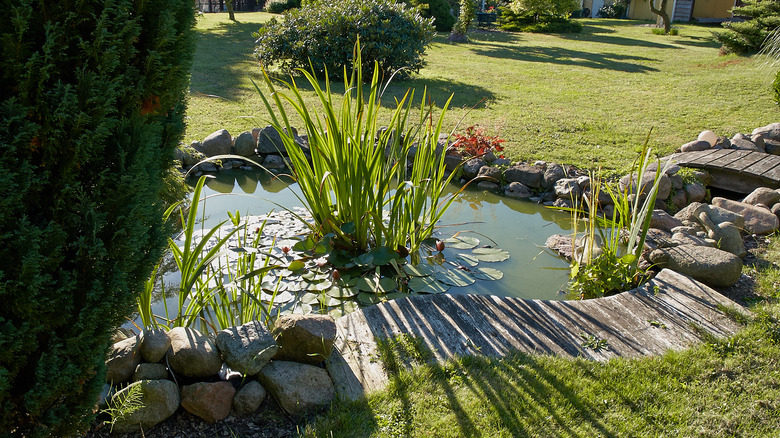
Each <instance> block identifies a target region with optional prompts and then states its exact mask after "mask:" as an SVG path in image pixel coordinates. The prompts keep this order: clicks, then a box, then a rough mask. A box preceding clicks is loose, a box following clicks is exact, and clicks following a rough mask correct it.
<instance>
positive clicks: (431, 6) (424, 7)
mask: <svg viewBox="0 0 780 438" xmlns="http://www.w3.org/2000/svg"><path fill="white" fill-rule="evenodd" d="M404 3H406V4H407V5H409V6H412V7H414V8H416V9H417V10H418V11H420V15H422V16H423V17H424V18H433V25H434V27H436V30H437V31H439V32H449V31H451V30H452V26H454V25H455V22H456V21H457V20H458V18H457V17H456V16H455V15H453V13H452V11H453V8H452V6H450V4H449V2H447V0H405V1H404Z"/></svg>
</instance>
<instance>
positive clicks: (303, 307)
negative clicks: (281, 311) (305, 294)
mask: <svg viewBox="0 0 780 438" xmlns="http://www.w3.org/2000/svg"><path fill="white" fill-rule="evenodd" d="M312 310H313V308H312V306H311V304H306V303H298V304H296V305H295V306H294V307H293V308H292V313H293V314H296V315H308V314H310V313H311V312H312Z"/></svg>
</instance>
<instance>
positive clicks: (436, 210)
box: [257, 42, 455, 257]
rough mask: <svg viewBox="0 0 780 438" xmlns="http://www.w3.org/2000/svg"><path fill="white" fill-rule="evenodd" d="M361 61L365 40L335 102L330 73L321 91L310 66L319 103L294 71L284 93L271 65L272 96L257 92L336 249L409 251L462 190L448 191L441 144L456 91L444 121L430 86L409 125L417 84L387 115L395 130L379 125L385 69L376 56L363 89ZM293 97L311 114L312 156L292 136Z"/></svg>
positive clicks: (307, 201)
mask: <svg viewBox="0 0 780 438" xmlns="http://www.w3.org/2000/svg"><path fill="white" fill-rule="evenodd" d="M362 65H363V64H362V58H361V43H360V42H358V43H357V44H356V45H355V48H354V54H353V64H352V71H351V74H350V75H347V70H346V68H345V69H344V76H345V79H344V94H343V95H342V98H341V102H340V104H336V103H334V101H333V97H332V94H331V88H330V81H329V80H327V74H326V80H325V89H323V88H322V87H320V84H319V82H318V80H317V78H316V77H315V75H314V74H313V73H311V72H309V71H305V70H299V72H300V73H301V74H302V75H304V77H305V78H306V80H307V82H308V86H311V87H312V89H313V90H314V92H315V93H316V94H317V96H318V98H319V107H320V108H318V109H317V108H312V107H311V106H310V105H307V104H306V103H305V102H304V99H303V96H302V95H301V91H300V89H299V88H298V86H297V85H296V83H295V81H294V80H293V79H291V80H290V82H289V83H288V82H284V81H280V83H281V84H282V85H283V86H284V87H285V88H286V89H287V91H286V92H285V91H281V90H278V89H277V85H276V84H275V83H274V81H272V80H271V78H270V77H269V76H268V74H267V73H265V72H264V78H265V83H266V85H267V86H268V89H269V90H270V99H271V101H269V99H268V98H267V97H266V94H265V93H263V92H262V91H261V90H260V88H259V87H258V88H257V90H258V92H259V93H260V97H261V99H262V100H263V103H264V104H265V107H266V109H267V110H268V113H269V114H270V116H271V120H272V125H273V126H274V127H275V128H276V130H277V131H278V132H279V134H280V135H281V137H282V141H283V143H284V146H285V148H286V149H287V153H288V154H289V159H290V162H291V164H292V167H293V169H294V172H293V173H294V176H293V177H294V179H295V180H296V181H297V182H298V184H299V187H300V190H301V193H302V196H303V199H302V203H303V204H304V206H305V207H306V209H308V211H309V213H310V214H311V216H312V217H313V219H314V224H313V226H312V231H313V232H314V233H315V234H316V235H318V236H329V241H330V242H331V243H332V244H333V247H334V248H337V249H340V250H346V251H348V252H350V253H353V254H354V253H361V252H367V251H369V250H371V249H372V248H378V247H387V248H389V249H391V250H393V251H396V250H398V251H399V253H401V254H403V256H404V257H405V256H406V254H407V253H409V252H415V251H417V249H418V248H419V246H420V244H421V243H422V241H423V240H425V239H427V238H428V237H429V236H430V235H431V233H432V232H433V230H434V226H435V224H436V222H437V221H438V220H439V218H441V216H442V214H443V213H444V211H445V210H446V209H447V207H449V206H450V204H451V203H452V201H453V200H454V196H455V195H451V196H450V197H448V198H445V196H444V191H445V188H446V186H447V184H449V182H450V180H451V179H452V177H453V176H452V174H450V175H449V176H447V175H445V165H444V156H445V154H444V151H443V150H442V149H443V148H437V146H438V139H439V134H440V133H441V130H442V123H443V120H444V114H445V112H446V110H447V107H448V106H449V103H450V100H451V99H452V98H451V97H450V100H448V101H447V102H446V103H445V104H444V106H443V109H442V113H441V115H440V116H439V118H438V120H436V119H434V117H433V114H432V106H433V105H432V104H430V105H429V104H428V103H427V101H428V96H427V93H426V91H423V93H422V99H421V102H422V103H421V104H420V108H419V112H418V113H417V118H416V119H414V120H415V121H414V123H410V119H409V118H410V117H412V114H413V113H414V112H415V110H414V108H413V104H412V101H413V98H414V91H413V90H410V91H408V92H407V93H406V94H405V95H404V96H403V97H402V98H401V99H400V100H397V101H396V105H395V109H394V110H393V111H392V112H391V114H390V115H389V118H388V119H387V120H386V126H387V128H386V129H380V128H381V126H380V122H379V120H380V117H379V116H380V114H379V113H380V108H381V105H380V99H381V94H380V85H381V84H380V80H379V74H380V71H381V68H380V66H379V64H378V63H374V69H373V70H374V71H373V76H372V79H371V81H370V83H369V84H368V85H367V87H368V90H367V91H368V93H367V94H364V88H365V87H364V80H363V79H364V78H363V68H362ZM365 96H368V98H366V97H365ZM271 102H273V104H274V106H275V107H276V109H274V107H273V106H272V103H271ZM285 104H287V105H289V106H291V107H292V108H293V110H294V111H295V112H296V113H297V114H298V115H299V116H300V117H301V118H302V119H303V124H304V129H305V130H306V133H307V134H308V138H309V147H310V153H311V162H309V157H307V155H306V154H305V153H304V151H303V150H302V149H301V148H300V147H298V146H297V145H296V143H295V140H294V138H293V137H292V136H291V135H288V134H287V133H291V132H293V130H292V128H291V126H290V122H289V117H288V115H287V110H286V109H285ZM277 114H278V115H277ZM412 152H413V153H414V164H413V165H412V166H411V170H409V171H408V169H407V157H409V156H410V155H411V154H412Z"/></svg>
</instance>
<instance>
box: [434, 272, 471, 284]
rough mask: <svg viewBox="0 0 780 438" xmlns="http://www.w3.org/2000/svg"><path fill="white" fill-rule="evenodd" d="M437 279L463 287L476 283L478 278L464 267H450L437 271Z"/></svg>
mask: <svg viewBox="0 0 780 438" xmlns="http://www.w3.org/2000/svg"><path fill="white" fill-rule="evenodd" d="M436 279H437V280H439V281H441V282H442V283H444V284H449V285H450V286H456V287H463V286H468V285H470V284H474V282H475V281H476V280H474V277H472V276H471V274H469V273H468V272H466V271H464V270H462V269H448V270H446V271H439V272H437V273H436Z"/></svg>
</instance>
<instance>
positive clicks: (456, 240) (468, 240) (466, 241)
mask: <svg viewBox="0 0 780 438" xmlns="http://www.w3.org/2000/svg"><path fill="white" fill-rule="evenodd" d="M444 244H445V245H446V246H448V247H450V248H455V249H471V248H476V247H477V245H479V239H477V238H476V237H471V236H454V237H450V238H449V239H444Z"/></svg>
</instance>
